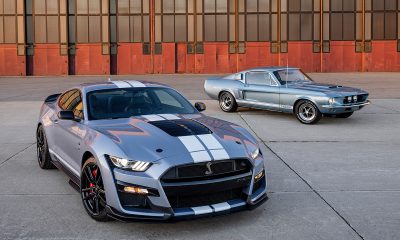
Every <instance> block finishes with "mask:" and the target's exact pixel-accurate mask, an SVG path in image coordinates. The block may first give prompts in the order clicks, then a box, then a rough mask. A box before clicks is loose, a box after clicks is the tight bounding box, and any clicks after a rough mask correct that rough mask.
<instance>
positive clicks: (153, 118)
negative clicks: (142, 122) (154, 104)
mask: <svg viewBox="0 0 400 240" xmlns="http://www.w3.org/2000/svg"><path fill="white" fill-rule="evenodd" d="M141 117H142V118H146V119H147V121H149V122H155V121H163V120H165V119H164V118H162V117H160V116H158V115H155V114H152V115H142V116H141Z"/></svg>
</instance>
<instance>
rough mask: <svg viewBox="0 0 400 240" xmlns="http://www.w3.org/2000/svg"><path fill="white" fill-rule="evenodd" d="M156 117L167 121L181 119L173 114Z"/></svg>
mask: <svg viewBox="0 0 400 240" xmlns="http://www.w3.org/2000/svg"><path fill="white" fill-rule="evenodd" d="M158 116H160V117H163V118H165V119H167V120H177V119H181V118H180V117H178V116H176V115H174V114H158Z"/></svg>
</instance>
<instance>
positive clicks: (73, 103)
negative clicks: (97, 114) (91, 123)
mask: <svg viewBox="0 0 400 240" xmlns="http://www.w3.org/2000/svg"><path fill="white" fill-rule="evenodd" d="M58 106H59V107H60V108H61V109H62V110H70V111H73V112H74V115H75V117H77V118H80V119H83V102H82V95H81V92H80V91H79V90H78V89H73V90H70V91H68V92H66V93H64V94H63V95H62V96H61V98H60V100H59V102H58Z"/></svg>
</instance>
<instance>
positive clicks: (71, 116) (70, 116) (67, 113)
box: [58, 110, 75, 120]
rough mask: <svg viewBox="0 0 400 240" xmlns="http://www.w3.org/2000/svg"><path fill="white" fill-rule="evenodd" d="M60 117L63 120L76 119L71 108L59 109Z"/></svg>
mask: <svg viewBox="0 0 400 240" xmlns="http://www.w3.org/2000/svg"><path fill="white" fill-rule="evenodd" d="M58 118H59V119H61V120H75V115H74V112H73V111H70V110H66V111H59V112H58Z"/></svg>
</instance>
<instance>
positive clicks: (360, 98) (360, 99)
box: [343, 94, 368, 104]
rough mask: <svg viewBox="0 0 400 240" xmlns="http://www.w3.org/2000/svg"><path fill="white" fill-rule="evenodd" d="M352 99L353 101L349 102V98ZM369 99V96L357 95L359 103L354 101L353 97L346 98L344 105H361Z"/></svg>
mask: <svg viewBox="0 0 400 240" xmlns="http://www.w3.org/2000/svg"><path fill="white" fill-rule="evenodd" d="M348 97H351V101H348V100H347V98H348ZM367 98H368V94H360V95H357V101H354V99H353V96H346V97H345V98H344V99H343V104H350V103H361V102H365V101H366V100H367Z"/></svg>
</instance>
